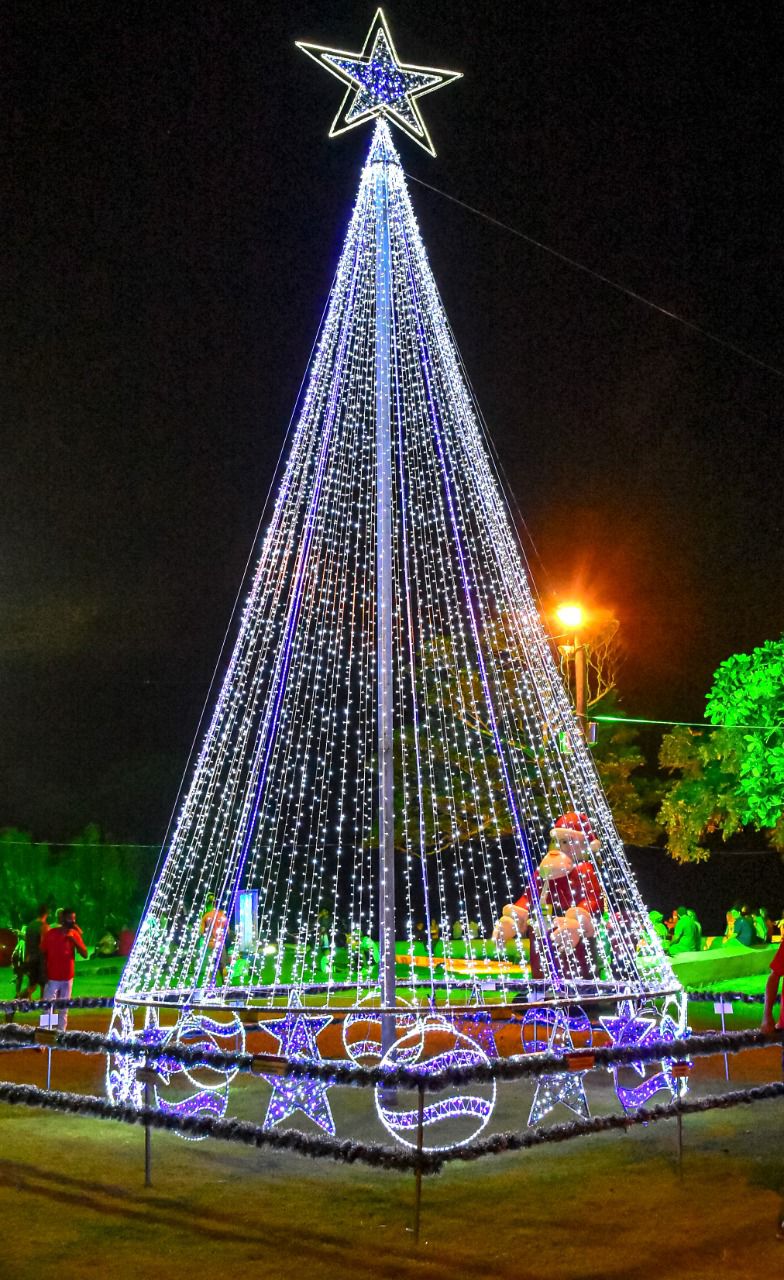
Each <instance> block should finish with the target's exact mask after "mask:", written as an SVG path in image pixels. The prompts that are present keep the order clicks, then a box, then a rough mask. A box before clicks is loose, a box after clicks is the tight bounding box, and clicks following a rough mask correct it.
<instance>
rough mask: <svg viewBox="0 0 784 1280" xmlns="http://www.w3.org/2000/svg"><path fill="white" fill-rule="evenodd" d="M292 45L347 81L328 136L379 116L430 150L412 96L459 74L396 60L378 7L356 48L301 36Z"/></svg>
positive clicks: (448, 80) (425, 131) (414, 98)
mask: <svg viewBox="0 0 784 1280" xmlns="http://www.w3.org/2000/svg"><path fill="white" fill-rule="evenodd" d="M297 48H298V49H302V51H303V53H307V54H308V56H309V57H311V58H314V59H315V61H316V62H318V63H320V64H321V66H323V67H326V69H327V71H330V72H331V73H332V75H333V76H336V77H337V78H338V80H342V81H343V83H344V84H348V86H349V87H348V89H347V90H346V93H345V96H344V98H343V101H342V102H341V104H340V108H339V110H338V113H337V115H336V116H335V119H334V121H333V123H332V128H331V129H330V137H335V136H336V135H337V134H339V133H345V132H346V130H347V129H353V128H355V126H356V125H358V124H364V123H365V122H366V121H367V120H373V119H377V118H379V117H384V118H385V119H387V120H390V121H391V122H392V123H393V124H396V125H397V126H398V127H399V128H400V129H402V130H403V131H404V132H405V133H407V134H408V136H409V137H410V138H413V140H414V142H416V143H418V144H419V146H421V147H423V148H424V150H425V151H428V152H429V153H430V155H433V156H434V155H435V150H434V149H433V143H432V141H431V139H430V134H429V133H428V130H427V126H426V125H425V122H424V120H423V119H422V115H421V113H420V110H419V106H418V104H417V99H418V98H421V97H422V96H423V95H424V94H426V93H433V92H434V90H436V89H441V88H442V87H443V86H444V85H447V84H450V83H451V82H452V81H453V80H459V79H460V78H461V75H462V73H461V72H460V71H441V70H439V69H438V68H437V67H415V66H413V65H410V64H408V63H402V62H401V61H400V59H399V58H398V56H397V52H396V50H395V46H394V43H393V40H392V35H391V33H390V30H389V27H388V26H387V20H386V18H385V17H384V13H383V10H382V9H377V10H376V15H375V17H374V19H373V21H372V23H371V25H370V30H369V31H368V34H367V37H366V39H365V43H364V46H363V48H362V52H361V53H346V52H345V51H344V50H342V49H330V48H328V47H327V46H326V45H318V44H306V43H304V41H301V40H298V41H297Z"/></svg>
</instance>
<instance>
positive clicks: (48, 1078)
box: [46, 1004, 60, 1089]
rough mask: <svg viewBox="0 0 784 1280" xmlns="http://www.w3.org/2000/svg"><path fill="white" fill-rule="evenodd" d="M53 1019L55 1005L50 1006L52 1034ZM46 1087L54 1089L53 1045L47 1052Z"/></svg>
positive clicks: (58, 1016)
mask: <svg viewBox="0 0 784 1280" xmlns="http://www.w3.org/2000/svg"><path fill="white" fill-rule="evenodd" d="M53 1017H54V1005H53V1004H50V1005H49V1031H50V1032H51V1030H52V1018H53ZM57 1030H58V1031H59V1030H60V1014H59V1012H58V1014H57ZM46 1087H47V1089H51V1087H52V1046H51V1045H49V1048H48V1049H47V1051H46Z"/></svg>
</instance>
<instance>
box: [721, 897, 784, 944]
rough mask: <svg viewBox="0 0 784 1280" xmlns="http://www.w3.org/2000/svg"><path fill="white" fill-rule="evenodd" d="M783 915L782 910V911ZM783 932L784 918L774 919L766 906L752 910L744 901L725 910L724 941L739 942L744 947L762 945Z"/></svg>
mask: <svg viewBox="0 0 784 1280" xmlns="http://www.w3.org/2000/svg"><path fill="white" fill-rule="evenodd" d="M782 916H784V911H782ZM781 933H784V919H781V920H774V919H773V917H772V915H771V914H770V912H769V911H768V909H767V907H758V908H757V910H756V911H752V909H751V907H750V906H749V905H748V903H746V902H738V903H735V904H734V905H733V906H732V907H730V909H729V911H728V912H727V928H726V929H725V931H724V941H725V942H731V941H735V942H741V943H742V944H743V946H744V947H758V946H764V945H766V944H767V943H769V942H771V941H772V940H773V938H774V937H775V936H776V934H781Z"/></svg>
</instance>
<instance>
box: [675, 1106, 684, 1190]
mask: <svg viewBox="0 0 784 1280" xmlns="http://www.w3.org/2000/svg"><path fill="white" fill-rule="evenodd" d="M676 1118H677V1121H678V1175H679V1177H681V1178H682V1177H683V1116H682V1115H681V1113H680V1111H679V1112H678V1115H677V1117H676Z"/></svg>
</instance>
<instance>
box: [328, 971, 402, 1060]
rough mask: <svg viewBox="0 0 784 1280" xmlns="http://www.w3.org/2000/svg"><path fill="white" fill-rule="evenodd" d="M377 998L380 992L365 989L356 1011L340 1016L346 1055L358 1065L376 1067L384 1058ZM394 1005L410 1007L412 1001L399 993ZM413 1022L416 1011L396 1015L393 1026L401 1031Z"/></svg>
mask: <svg viewBox="0 0 784 1280" xmlns="http://www.w3.org/2000/svg"><path fill="white" fill-rule="evenodd" d="M380 1000H381V993H380V992H379V991H378V990H376V991H368V992H367V993H366V995H364V996H363V997H362V999H361V1000H360V1002H359V1009H358V1011H352V1012H351V1013H347V1014H346V1016H345V1018H344V1019H343V1027H342V1033H341V1034H342V1038H343V1048H344V1049H345V1051H346V1056H347V1057H348V1058H350V1059H351V1061H352V1062H355V1063H356V1064H357V1066H360V1067H372V1066H376V1065H377V1063H379V1062H380V1061H381V1059H382V1057H383V1050H382V1048H381V1018H380V1017H379V1015H378V1013H377V1012H376V1008H375V1006H378V1004H379V1003H380ZM397 1004H398V1005H399V1006H402V1007H405V1008H410V1007H411V1002H410V1001H409V1000H406V999H405V998H404V997H402V996H398V998H397ZM362 1006H367V1012H364V1010H363V1008H362ZM416 1021H417V1016H416V1014H415V1013H411V1014H402V1015H401V1014H397V1015H396V1017H395V1026H396V1028H397V1031H398V1032H400V1030H401V1029H403V1030H408V1029H409V1027H412V1026H414V1025H415V1024H416Z"/></svg>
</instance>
